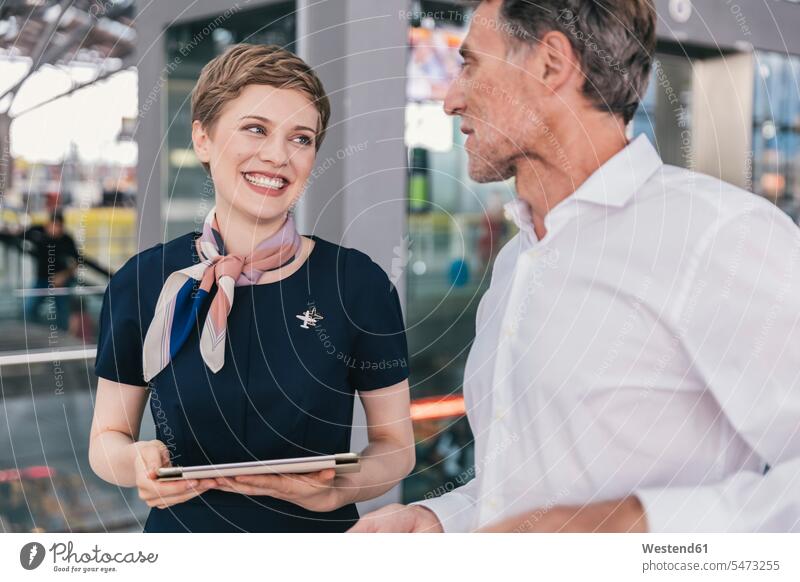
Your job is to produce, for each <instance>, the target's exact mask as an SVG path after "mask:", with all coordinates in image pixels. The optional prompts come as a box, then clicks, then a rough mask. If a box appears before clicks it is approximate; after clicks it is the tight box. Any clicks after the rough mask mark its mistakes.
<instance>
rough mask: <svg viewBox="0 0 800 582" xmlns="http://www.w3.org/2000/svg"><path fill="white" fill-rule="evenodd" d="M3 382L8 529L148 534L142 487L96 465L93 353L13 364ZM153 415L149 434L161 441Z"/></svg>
mask: <svg viewBox="0 0 800 582" xmlns="http://www.w3.org/2000/svg"><path fill="white" fill-rule="evenodd" d="M0 382H2V389H3V391H2V396H3V409H4V410H3V415H2V419H3V420H2V421H0V427H2V428H0V531H5V532H28V531H50V532H53V531H55V532H62V531H141V529H142V526H143V524H144V520H145V519H146V517H147V512H148V510H149V508H148V507H147V506H146V505H145V504H144V503H143V502H142V501H141V500H139V498H138V494H137V491H136V489H134V488H127V487H116V486H114V485H110V484H108V483H106V482H105V481H103V480H101V479H100V478H99V477H97V476H96V475H95V474H94V471H92V469H91V467H90V466H89V458H88V453H89V451H88V444H89V430H90V427H91V417H92V411H93V409H94V405H93V400H94V395H95V386H96V385H97V379H96V377H95V376H94V373H93V358H90V359H89V360H80V361H63V362H59V361H55V362H44V363H35V364H27V363H25V364H18V365H7V364H6V365H3V366H2V367H0ZM149 417H150V415H149V414H145V421H144V423H143V427H142V433H141V435H142V438H143V439H152V438H155V430H154V428H153V426H152V421H151V420H150V418H149Z"/></svg>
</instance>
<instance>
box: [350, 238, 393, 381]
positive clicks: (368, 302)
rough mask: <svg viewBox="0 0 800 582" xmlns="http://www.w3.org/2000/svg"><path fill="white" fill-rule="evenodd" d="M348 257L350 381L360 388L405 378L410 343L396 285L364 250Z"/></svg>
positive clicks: (351, 253)
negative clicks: (350, 346) (408, 344)
mask: <svg viewBox="0 0 800 582" xmlns="http://www.w3.org/2000/svg"><path fill="white" fill-rule="evenodd" d="M346 261H347V263H346V266H345V276H346V288H345V300H346V307H347V314H348V317H349V319H350V324H351V325H352V326H353V328H354V340H353V342H352V354H351V364H350V381H351V383H352V385H353V387H354V388H355V389H356V390H360V391H364V390H377V389H379V388H386V387H387V386H392V385H394V384H397V383H399V382H402V381H403V380H405V379H406V378H408V347H407V344H406V332H405V325H404V323H403V312H402V309H401V308H400V297H399V296H398V293H397V289H396V288H395V286H394V285H393V284H392V282H391V281H390V280H389V277H388V276H387V275H386V273H385V272H384V271H383V269H381V268H380V267H379V266H378V265H377V264H375V263H374V262H373V261H372V260H371V259H370V258H369V257H368V256H367V255H365V254H364V253H361V252H359V251H354V250H351V251H350V252H349V253H348V257H347V259H346Z"/></svg>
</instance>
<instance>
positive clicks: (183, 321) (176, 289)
mask: <svg viewBox="0 0 800 582" xmlns="http://www.w3.org/2000/svg"><path fill="white" fill-rule="evenodd" d="M214 211H215V209H214V208H212V209H211V212H209V213H208V216H206V219H205V222H204V223H203V232H202V233H201V235H200V236H199V237H198V238H197V239H196V240H195V244H196V246H197V254H198V256H199V257H200V262H199V263H196V264H194V265H191V266H189V267H186V268H185V269H181V270H179V271H175V272H174V273H172V274H171V275H170V276H169V277H167V280H166V281H165V282H164V287H163V288H162V289H161V294H160V295H159V296H158V303H157V304H156V310H155V315H154V316H153V320H152V322H151V323H150V327H149V328H148V329H147V334H146V335H145V339H144V346H143V350H142V359H143V367H144V379H145V381H146V382H149V381H150V380H151V379H152V378H154V377H155V376H156V375H157V374H158V373H159V372H161V370H163V369H164V368H166V367H167V364H169V362H170V360H172V358H174V357H175V354H177V353H178V351H179V350H180V349H181V346H182V345H183V344H184V342H185V341H186V339H187V338H188V337H189V334H190V333H191V331H192V328H193V327H194V326H195V322H196V320H197V313H198V311H199V310H200V307H202V305H203V304H204V303H205V301H206V300H207V298H208V296H209V294H210V292H211V288H212V287H213V285H214V284H215V283H216V285H217V293H216V295H215V296H214V299H213V300H212V301H211V306H210V307H209V310H208V315H207V316H206V320H205V323H204V324H203V331H202V333H201V334H200V353H201V355H202V356H203V361H204V362H205V363H206V365H207V366H208V367H209V368H210V369H211V371H212V372H214V373H216V372H218V371H219V370H220V369H221V368H222V366H223V364H224V363H225V336H226V328H227V320H228V314H229V313H230V311H231V307H232V306H233V291H234V287H241V286H243V285H255V284H256V283H257V282H258V280H259V279H260V278H261V275H262V274H264V273H265V272H266V271H271V270H274V269H277V268H280V267H282V266H283V265H285V264H287V263H289V262H291V261H293V260H295V259H297V256H298V255H299V253H300V248H301V244H302V240H301V238H300V235H299V234H298V233H297V229H296V228H295V224H294V219H293V218H292V216H291V215H289V216H287V218H286V222H284V224H283V226H282V227H281V228H280V230H278V232H276V233H275V234H273V235H272V236H270V237H268V238H267V239H265V240H263V241H261V242H260V243H259V244H258V246H256V247H255V249H254V250H253V254H252V255H250V256H247V257H243V256H240V255H229V254H226V253H225V246H224V243H223V241H222V236H221V235H220V230H219V226H218V224H217V218H216V214H215V212H214ZM197 281H199V282H200V286H199V288H198V289H197V290H195V285H196V283H197Z"/></svg>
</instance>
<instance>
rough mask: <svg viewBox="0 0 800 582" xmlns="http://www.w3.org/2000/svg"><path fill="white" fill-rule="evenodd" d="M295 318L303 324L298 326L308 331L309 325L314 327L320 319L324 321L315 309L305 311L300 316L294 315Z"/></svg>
mask: <svg viewBox="0 0 800 582" xmlns="http://www.w3.org/2000/svg"><path fill="white" fill-rule="evenodd" d="M295 317H296V318H297V319H299V320H300V321H302V322H303V324H302V325H301V326H300V327H302V328H303V329H309V327H308V326H309V325H310V326H312V327H316V325H317V322H318V321H319V320H320V319H324V318H323V317H322V314H321V313H319V312H318V311H317V308H316V307H312V308H311V309H310V310H308V309H306V310H305V311H304V312H303V313H302V314H300V315H295Z"/></svg>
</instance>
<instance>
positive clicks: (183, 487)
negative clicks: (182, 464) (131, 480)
mask: <svg viewBox="0 0 800 582" xmlns="http://www.w3.org/2000/svg"><path fill="white" fill-rule="evenodd" d="M132 446H134V447H136V452H135V455H136V460H135V461H134V465H135V472H136V487H137V488H138V489H139V498H140V499H142V501H144V502H145V503H147V505H148V506H150V507H157V508H159V509H164V508H166V507H169V506H170V505H175V504H177V503H183V502H184V501H186V500H187V499H191V498H192V497H196V496H197V495H200V494H201V493H204V492H206V491H208V490H209V489H211V488H213V487H215V485H216V481H215V480H214V479H189V480H181V481H164V482H161V481H158V480H157V479H156V469H159V468H160V467H169V466H170V465H171V463H170V460H169V451H168V450H167V447H166V445H165V444H164V443H162V442H161V441H158V440H152V441H140V442H137V443H134V444H133V445H132Z"/></svg>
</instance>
